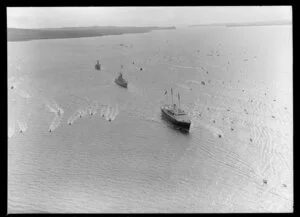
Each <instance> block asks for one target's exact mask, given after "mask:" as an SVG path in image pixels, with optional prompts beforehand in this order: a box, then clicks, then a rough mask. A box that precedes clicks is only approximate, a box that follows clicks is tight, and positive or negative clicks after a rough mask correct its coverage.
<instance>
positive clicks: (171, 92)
mask: <svg viewBox="0 0 300 217" xmlns="http://www.w3.org/2000/svg"><path fill="white" fill-rule="evenodd" d="M171 95H172V106H174V103H173V90H172V88H171Z"/></svg>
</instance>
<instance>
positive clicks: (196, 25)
mask: <svg viewBox="0 0 300 217" xmlns="http://www.w3.org/2000/svg"><path fill="white" fill-rule="evenodd" d="M274 25H292V21H290V20H280V21H268V22H245V23H211V24H195V25H189V27H205V26H225V27H233V26H274Z"/></svg>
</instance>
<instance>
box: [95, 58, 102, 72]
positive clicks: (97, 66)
mask: <svg viewBox="0 0 300 217" xmlns="http://www.w3.org/2000/svg"><path fill="white" fill-rule="evenodd" d="M95 68H96V70H101V64H100V63H99V60H97V64H96V65H95Z"/></svg>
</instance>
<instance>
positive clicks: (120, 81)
mask: <svg viewBox="0 0 300 217" xmlns="http://www.w3.org/2000/svg"><path fill="white" fill-rule="evenodd" d="M115 83H116V84H118V85H120V86H121V87H124V88H127V81H126V80H125V79H124V78H123V75H122V73H121V72H120V74H119V76H118V78H116V79H115Z"/></svg>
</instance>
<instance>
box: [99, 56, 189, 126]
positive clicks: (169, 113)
mask: <svg viewBox="0 0 300 217" xmlns="http://www.w3.org/2000/svg"><path fill="white" fill-rule="evenodd" d="M133 63H134V62H133ZM97 65H100V64H99V60H98V61H97V64H96V68H97ZM99 68H100V66H99ZM122 68H123V65H121V69H122ZM115 83H116V84H118V85H119V86H121V87H123V88H127V86H128V82H127V80H126V79H124V78H123V74H122V72H120V73H119V76H118V77H117V78H115ZM166 94H167V91H165V95H166ZM171 96H172V104H168V103H166V104H164V105H163V106H161V108H160V109H161V113H162V116H163V118H165V119H166V120H168V121H169V122H170V123H172V124H174V125H175V126H178V127H180V128H182V129H184V130H187V131H188V130H189V129H190V126H191V120H190V118H189V116H188V114H187V113H186V112H185V111H184V110H183V109H181V108H180V95H179V93H178V102H179V103H178V105H177V104H176V103H173V89H172V88H171Z"/></svg>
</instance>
